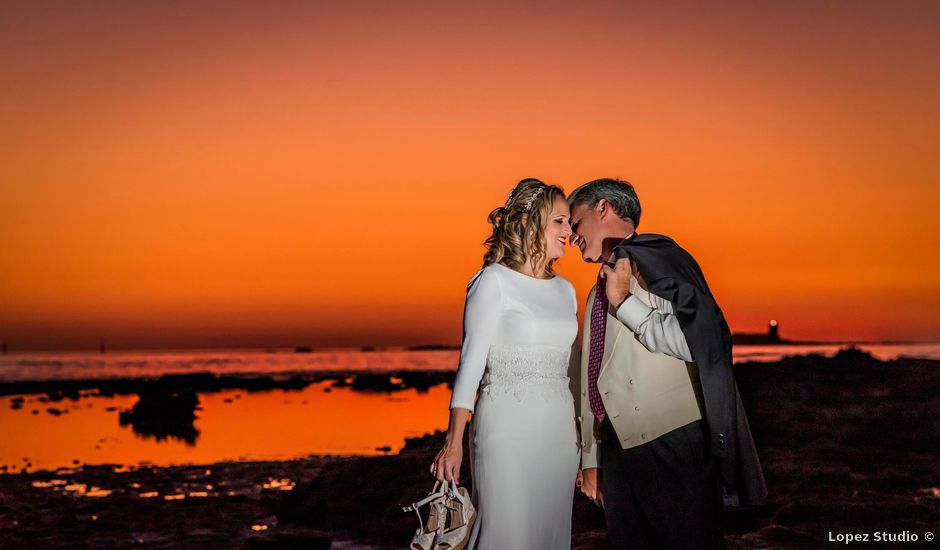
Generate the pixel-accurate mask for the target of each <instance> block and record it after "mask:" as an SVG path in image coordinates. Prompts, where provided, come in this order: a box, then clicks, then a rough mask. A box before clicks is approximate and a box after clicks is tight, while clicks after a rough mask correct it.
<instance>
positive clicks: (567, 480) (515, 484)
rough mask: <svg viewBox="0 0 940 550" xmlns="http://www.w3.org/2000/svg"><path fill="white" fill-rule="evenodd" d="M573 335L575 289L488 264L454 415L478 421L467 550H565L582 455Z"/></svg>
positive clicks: (468, 310)
mask: <svg viewBox="0 0 940 550" xmlns="http://www.w3.org/2000/svg"><path fill="white" fill-rule="evenodd" d="M577 332H578V321H577V297H576V295H575V291H574V287H573V286H572V285H571V283H570V282H569V281H568V280H567V279H564V278H562V277H560V276H557V275H556V276H554V277H553V278H551V279H539V278H536V277H530V276H528V275H525V274H524V273H521V272H518V271H515V270H513V269H511V268H509V267H506V266H504V265H502V264H498V263H489V264H487V265H486V267H484V268H483V269H481V270H480V271H478V272H477V273H476V274H475V275H474V276H473V278H472V279H471V280H470V284H469V285H468V286H467V301H466V304H465V308H464V329H463V345H462V347H461V352H460V363H459V367H458V370H457V378H456V380H455V382H454V392H453V397H452V398H451V404H450V407H451V408H454V407H463V408H466V409H469V410H470V411H471V412H473V413H474V414H473V416H472V419H471V422H470V428H469V430H470V433H469V438H470V451H469V455H470V460H471V462H470V468H471V472H472V477H473V491H472V495H471V497H472V500H473V504H474V505H475V506H476V508H477V513H478V516H477V520H476V522H475V523H474V525H473V529H472V531H471V535H470V541H469V544H468V546H467V548H468V549H470V550H475V549H484V550H513V549H517V550H534V549H538V550H559V549H570V548H571V508H572V503H573V500H574V491H575V478H576V477H577V472H578V465H579V463H580V456H581V455H580V448H579V446H578V438H577V432H576V428H575V414H576V413H575V406H574V399H573V397H572V393H571V389H570V388H569V377H568V360H569V355H570V353H571V348H572V343H573V342H574V340H575V338H576V337H577ZM478 388H479V390H480V393H479V398H478V399H477V400H476V403H474V396H475V395H476V392H477V389H478ZM474 405H476V409H475V410H474Z"/></svg>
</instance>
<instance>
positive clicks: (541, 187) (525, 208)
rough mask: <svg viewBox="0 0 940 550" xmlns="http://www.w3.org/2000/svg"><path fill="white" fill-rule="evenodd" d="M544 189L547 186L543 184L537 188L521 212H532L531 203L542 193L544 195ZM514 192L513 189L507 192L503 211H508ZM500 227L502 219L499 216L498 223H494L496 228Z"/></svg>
mask: <svg viewBox="0 0 940 550" xmlns="http://www.w3.org/2000/svg"><path fill="white" fill-rule="evenodd" d="M546 189H548V186H547V185H544V184H543V185H541V186H539V188H538V189H536V190H535V192H534V193H532V196H531V197H529V200H527V201H526V202H525V204H524V205H523V206H522V209H523V211H524V212H529V211H530V210H532V202H533V201H535V199H537V198H539V197H540V196H542V193H544V192H545V190H546ZM515 192H516V190H515V188H513V190H512V191H510V192H509V198H507V199H506V204H505V205H503V209H504V210H509V204H510V203H512V197H513V195H514V194H515ZM502 225H503V217H502V216H501V217H500V218H499V221H498V222H496V226H497V227H499V226H502Z"/></svg>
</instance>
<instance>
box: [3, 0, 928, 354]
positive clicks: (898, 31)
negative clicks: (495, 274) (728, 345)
mask: <svg viewBox="0 0 940 550" xmlns="http://www.w3.org/2000/svg"><path fill="white" fill-rule="evenodd" d="M576 4H577V5H576ZM0 75H2V76H0V78H2V86H0V247H2V251H0V340H4V341H6V342H7V345H8V347H9V348H10V349H11V350H14V351H15V350H23V349H76V348H95V347H97V345H98V342H99V341H100V340H101V339H103V340H104V341H105V342H107V344H108V345H109V346H110V347H113V348H151V347H154V348H159V347H216V346H238V347H240V346H294V345H312V346H341V345H399V344H400V345H412V344H423V343H443V344H459V342H460V331H461V327H460V322H461V314H462V310H463V304H464V298H465V290H466V284H467V282H468V280H469V279H470V277H471V276H472V275H473V274H474V273H475V272H476V271H477V270H478V269H479V268H480V267H481V261H482V255H483V253H484V251H485V249H484V248H483V246H482V242H483V240H484V239H485V238H486V236H487V234H488V231H489V229H488V225H487V223H486V215H487V213H488V212H489V211H490V210H491V209H493V208H495V207H496V206H499V205H501V204H502V203H503V202H504V200H505V198H506V194H507V193H508V191H509V190H510V189H511V188H512V186H513V185H514V184H515V182H517V181H518V180H520V179H521V178H523V177H538V178H541V179H543V180H545V181H547V182H549V183H555V184H558V185H561V186H562V187H564V188H565V189H566V190H567V191H570V190H572V189H574V188H575V187H576V186H577V185H579V184H581V183H583V182H585V181H587V180H590V179H594V178H597V177H604V176H615V177H622V178H625V179H627V180H630V181H631V182H633V183H634V185H635V186H636V188H637V191H638V193H639V195H640V199H641V202H642V204H643V208H644V214H643V217H642V221H641V224H640V228H639V230H640V232H656V233H664V234H667V235H670V236H672V237H673V238H675V239H676V240H677V241H678V242H679V243H680V244H682V245H683V246H684V247H685V248H687V249H688V250H689V251H690V252H692V254H693V255H694V256H695V257H696V258H697V259H698V261H699V263H700V264H701V266H702V268H703V270H704V272H705V274H706V276H707V278H708V281H709V283H710V285H711V287H712V289H713V291H714V292H715V294H716V297H717V298H718V302H719V304H720V305H721V306H722V308H723V310H724V312H725V315H726V316H727V317H728V319H729V322H730V325H731V327H732V329H733V330H736V331H763V330H764V328H765V326H766V323H767V321H769V320H770V319H776V320H777V321H778V322H779V323H780V326H781V334H782V335H783V336H785V337H789V338H797V339H813V340H840V339H852V340H897V339H901V340H924V339H934V340H936V339H940V252H938V250H940V218H938V213H940V101H938V98H940V2H930V1H925V2H857V1H856V2H815V1H812V2H765V3H752V2H748V3H744V2H741V3H737V2H721V3H720V7H719V3H703V2H689V3H687V4H686V3H675V2H671V3H670V7H663V6H659V5H656V6H651V5H650V4H649V3H639V2H637V3H627V2H580V3H574V2H551V3H543V4H539V5H536V4H535V3H524V4H517V5H511V4H510V3H508V2H493V3H487V2H472V3H465V4H458V3H455V2H354V1H350V2H335V3H315V2H286V1H279V2H264V3H262V2H233V1H224V2H169V1H164V2H147V3H144V2H118V1H115V2H37V1H24V2H12V1H5V2H3V4H2V5H0ZM558 271H559V272H560V273H561V274H562V275H563V276H565V277H567V278H569V279H570V280H571V281H572V282H573V283H574V284H575V286H576V288H577V289H578V294H579V300H580V303H581V308H582V311H579V315H581V316H583V304H584V300H585V298H586V296H587V293H588V291H589V290H590V285H591V284H592V282H593V279H594V277H595V275H596V272H597V266H596V265H593V264H585V263H583V262H582V261H581V258H580V254H579V253H578V251H577V249H575V248H568V249H567V253H566V255H565V256H564V257H563V258H562V260H561V261H560V263H559V264H558Z"/></svg>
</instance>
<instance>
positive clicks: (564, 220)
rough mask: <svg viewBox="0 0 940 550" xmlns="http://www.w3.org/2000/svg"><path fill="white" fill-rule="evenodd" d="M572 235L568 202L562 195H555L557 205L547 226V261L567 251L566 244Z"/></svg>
mask: <svg viewBox="0 0 940 550" xmlns="http://www.w3.org/2000/svg"><path fill="white" fill-rule="evenodd" d="M570 235H571V223H570V212H569V210H568V203H567V202H566V201H565V199H563V198H562V197H555V205H554V207H553V208H552V213H551V215H549V216H548V224H547V225H546V226H545V235H544V236H545V255H546V261H548V260H552V259H555V258H560V257H562V255H564V253H565V244H566V243H567V242H568V237H569V236H570Z"/></svg>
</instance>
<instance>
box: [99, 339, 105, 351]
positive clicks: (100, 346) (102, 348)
mask: <svg viewBox="0 0 940 550" xmlns="http://www.w3.org/2000/svg"><path fill="white" fill-rule="evenodd" d="M98 349H99V350H101V353H104V340H102V341H101V344H100V345H99V346H98Z"/></svg>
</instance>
